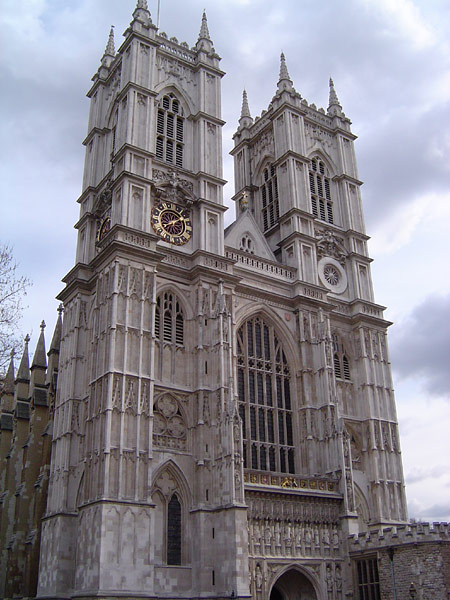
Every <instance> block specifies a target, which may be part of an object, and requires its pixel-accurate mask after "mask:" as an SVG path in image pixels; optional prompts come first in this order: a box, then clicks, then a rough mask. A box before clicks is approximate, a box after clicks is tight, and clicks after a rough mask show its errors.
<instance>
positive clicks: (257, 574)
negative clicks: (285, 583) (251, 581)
mask: <svg viewBox="0 0 450 600" xmlns="http://www.w3.org/2000/svg"><path fill="white" fill-rule="evenodd" d="M255 584H256V590H257V591H258V592H260V591H261V590H262V585H263V575H262V571H261V566H260V564H259V563H257V565H256V568H255Z"/></svg>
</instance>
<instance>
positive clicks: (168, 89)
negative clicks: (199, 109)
mask: <svg viewBox="0 0 450 600" xmlns="http://www.w3.org/2000/svg"><path fill="white" fill-rule="evenodd" d="M155 92H156V94H157V97H156V103H158V102H159V101H160V100H161V99H162V97H163V96H165V95H166V94H174V95H175V96H177V97H178V99H179V100H181V102H182V105H183V109H184V116H185V117H188V116H189V115H192V114H193V113H194V112H195V102H194V101H193V99H192V98H191V96H190V95H189V94H188V93H187V92H186V90H185V89H182V88H180V87H179V86H178V84H177V83H175V82H173V83H171V84H170V85H167V84H166V83H165V82H162V83H160V84H158V85H156V87H155Z"/></svg>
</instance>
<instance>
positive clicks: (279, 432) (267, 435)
mask: <svg viewBox="0 0 450 600" xmlns="http://www.w3.org/2000/svg"><path fill="white" fill-rule="evenodd" d="M237 374H238V395H239V414H240V416H241V419H242V426H243V437H244V467H245V468H249V469H256V470H259V471H273V472H278V473H295V461H294V439H293V423H292V421H293V414H292V407H291V391H290V372H289V366H288V364H287V360H286V356H285V354H284V351H283V348H282V346H281V344H280V342H279V341H278V339H277V337H276V335H275V331H274V328H273V327H272V326H271V325H269V324H267V323H265V322H264V321H263V319H262V318H261V317H254V318H253V319H249V320H248V321H247V322H246V323H245V324H244V325H243V326H242V327H241V328H240V329H239V331H238V372H237Z"/></svg>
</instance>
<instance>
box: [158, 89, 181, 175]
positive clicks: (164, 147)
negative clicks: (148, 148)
mask: <svg viewBox="0 0 450 600" xmlns="http://www.w3.org/2000/svg"><path fill="white" fill-rule="evenodd" d="M182 113H183V109H182V108H181V106H180V103H179V101H178V100H177V98H176V97H175V96H174V94H168V95H167V96H164V97H163V98H162V99H161V100H160V102H159V104H158V115H157V122H156V158H159V159H160V160H163V161H165V162H168V163H171V164H175V165H176V166H177V167H182V166H183V148H184V117H183V114H182Z"/></svg>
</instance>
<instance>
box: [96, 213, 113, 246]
mask: <svg viewBox="0 0 450 600" xmlns="http://www.w3.org/2000/svg"><path fill="white" fill-rule="evenodd" d="M110 229H111V217H105V218H104V219H103V221H102V222H101V223H100V227H99V229H98V232H97V242H101V241H102V239H103V238H104V237H105V235H106V234H107V233H108V231H109V230H110Z"/></svg>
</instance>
